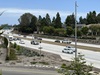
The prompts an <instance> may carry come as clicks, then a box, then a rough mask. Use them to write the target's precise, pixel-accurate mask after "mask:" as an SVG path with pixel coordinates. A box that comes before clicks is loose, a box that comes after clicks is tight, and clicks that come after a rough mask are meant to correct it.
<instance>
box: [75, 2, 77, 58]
mask: <svg viewBox="0 0 100 75" xmlns="http://www.w3.org/2000/svg"><path fill="white" fill-rule="evenodd" d="M76 19H77V2H76V1H75V58H77V20H76Z"/></svg>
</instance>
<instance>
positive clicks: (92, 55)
mask: <svg viewBox="0 0 100 75" xmlns="http://www.w3.org/2000/svg"><path fill="white" fill-rule="evenodd" d="M5 34H7V32H5ZM9 35H10V31H9ZM15 35H16V36H18V35H17V34H13V36H15ZM20 37H22V36H20ZM27 37H28V38H32V37H29V36H27ZM22 40H23V41H24V42H25V44H19V41H13V43H14V42H16V43H17V44H18V45H21V46H25V47H28V48H33V49H37V50H39V47H40V45H31V44H30V41H29V40H25V39H22ZM43 40H46V41H52V42H54V40H52V39H46V38H45V39H44V38H43ZM72 44H74V42H72ZM78 45H84V46H89V47H95V48H100V45H93V44H85V43H78ZM41 47H43V49H42V51H46V52H51V53H55V54H58V55H60V56H61V57H62V59H65V60H71V59H72V58H73V57H74V55H75V54H66V53H62V49H63V48H64V47H65V46H59V45H54V44H47V43H41ZM78 52H79V53H82V54H84V55H85V59H86V61H87V64H90V63H92V64H93V66H94V67H97V68H100V58H99V57H100V52H95V51H90V50H86V49H85V50H84V49H79V48H78Z"/></svg>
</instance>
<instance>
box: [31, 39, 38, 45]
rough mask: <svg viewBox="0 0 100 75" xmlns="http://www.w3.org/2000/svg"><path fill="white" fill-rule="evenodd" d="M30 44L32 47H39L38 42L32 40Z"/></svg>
mask: <svg viewBox="0 0 100 75" xmlns="http://www.w3.org/2000/svg"><path fill="white" fill-rule="evenodd" d="M31 44H33V45H39V42H37V41H34V40H32V41H31Z"/></svg>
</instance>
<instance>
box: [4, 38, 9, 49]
mask: <svg viewBox="0 0 100 75" xmlns="http://www.w3.org/2000/svg"><path fill="white" fill-rule="evenodd" d="M4 45H5V47H6V48H7V46H8V40H7V38H6V37H4Z"/></svg>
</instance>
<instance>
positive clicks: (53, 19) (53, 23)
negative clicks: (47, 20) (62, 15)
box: [51, 17, 56, 27]
mask: <svg viewBox="0 0 100 75" xmlns="http://www.w3.org/2000/svg"><path fill="white" fill-rule="evenodd" d="M55 20H56V19H55V17H53V18H52V23H51V26H53V27H55Z"/></svg>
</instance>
